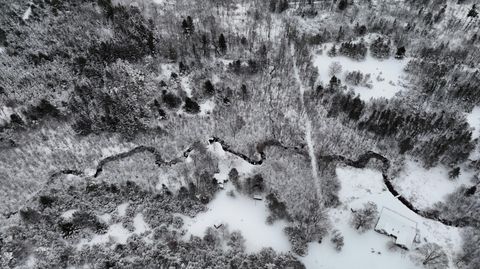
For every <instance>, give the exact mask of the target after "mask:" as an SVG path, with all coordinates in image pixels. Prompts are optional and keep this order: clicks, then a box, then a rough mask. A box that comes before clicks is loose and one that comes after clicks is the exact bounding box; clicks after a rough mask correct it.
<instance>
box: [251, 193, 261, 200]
mask: <svg viewBox="0 0 480 269" xmlns="http://www.w3.org/2000/svg"><path fill="white" fill-rule="evenodd" d="M253 199H254V200H257V201H262V200H263V197H262V195H260V194H255V195H253Z"/></svg>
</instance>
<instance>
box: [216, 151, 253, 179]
mask: <svg viewBox="0 0 480 269" xmlns="http://www.w3.org/2000/svg"><path fill="white" fill-rule="evenodd" d="M207 149H208V150H209V151H211V152H213V153H214V154H215V156H216V157H217V158H218V169H219V172H218V173H216V174H214V177H215V179H217V181H218V182H223V181H225V180H227V179H228V173H229V172H230V170H231V169H232V168H235V169H237V171H238V174H239V176H240V177H246V176H249V175H252V174H253V171H254V170H255V166H254V165H252V164H250V163H249V162H247V161H245V160H243V159H242V158H240V157H238V156H235V155H233V154H231V153H229V152H226V151H224V150H223V148H222V145H221V144H220V143H218V142H215V143H212V144H209V145H208V146H207Z"/></svg>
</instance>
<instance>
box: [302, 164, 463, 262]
mask: <svg viewBox="0 0 480 269" xmlns="http://www.w3.org/2000/svg"><path fill="white" fill-rule="evenodd" d="M336 173H337V177H338V179H339V181H340V183H341V189H340V191H339V198H340V201H341V202H342V204H343V206H341V207H339V208H335V209H331V210H330V211H329V214H330V218H331V220H332V223H334V225H335V228H336V229H338V230H339V231H340V232H341V234H342V235H343V236H344V242H345V246H344V247H343V249H342V250H341V251H340V252H337V251H336V250H335V249H334V246H333V245H332V243H331V242H330V237H327V238H325V239H324V240H322V243H321V244H318V243H311V244H310V245H309V249H308V254H307V255H306V256H305V257H301V258H300V260H301V261H302V262H303V263H304V264H305V266H306V268H307V269H319V268H326V269H344V268H370V269H383V268H390V269H420V268H422V267H420V266H418V265H416V264H415V263H414V262H412V261H411V259H410V255H411V253H412V252H413V251H406V250H401V249H397V250H396V251H392V250H390V249H389V247H388V243H389V242H391V241H393V240H394V238H392V237H389V236H386V235H383V234H379V233H377V232H375V231H373V230H369V231H366V232H365V233H358V232H357V231H356V230H355V229H354V228H352V227H351V225H350V219H351V211H350V210H351V209H352V208H353V209H356V208H360V207H362V205H363V204H364V203H367V202H374V203H375V204H376V205H377V207H378V210H379V211H381V210H382V208H384V207H385V208H388V209H391V210H394V211H395V212H397V213H398V214H401V215H402V216H404V217H406V218H409V219H411V220H412V221H414V222H415V223H417V228H418V234H419V238H420V240H421V242H422V243H424V242H434V243H437V244H439V245H440V246H442V247H443V249H444V250H445V251H446V253H447V256H448V257H449V258H450V260H452V257H453V255H454V252H455V251H458V250H459V248H460V245H461V237H460V233H459V231H460V229H458V228H453V227H448V226H445V225H443V224H442V223H440V222H437V221H433V220H428V219H425V218H423V217H421V216H419V215H417V214H416V213H414V212H412V211H410V209H408V208H407V207H406V206H404V205H403V204H402V203H401V202H400V201H398V199H397V198H395V197H394V196H393V195H392V194H391V193H390V192H389V191H388V190H387V189H386V187H385V186H384V183H383V177H382V174H381V173H380V172H379V171H376V170H372V169H357V168H351V167H337V169H336ZM416 246H417V245H416V244H414V247H413V248H415V247H416Z"/></svg>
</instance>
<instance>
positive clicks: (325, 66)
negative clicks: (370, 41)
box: [313, 43, 409, 101]
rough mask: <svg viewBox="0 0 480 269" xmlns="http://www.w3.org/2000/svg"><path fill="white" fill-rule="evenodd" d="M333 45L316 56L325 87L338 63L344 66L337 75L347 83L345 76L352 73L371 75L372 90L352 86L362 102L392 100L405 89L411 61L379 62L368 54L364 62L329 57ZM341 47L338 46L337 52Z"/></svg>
mask: <svg viewBox="0 0 480 269" xmlns="http://www.w3.org/2000/svg"><path fill="white" fill-rule="evenodd" d="M332 45H333V44H332V43H327V44H325V45H324V46H322V50H323V52H322V53H321V54H317V55H315V56H314V58H313V61H314V65H315V66H316V67H317V68H318V73H319V77H320V81H321V82H322V83H323V85H327V84H328V83H329V81H330V78H331V76H330V75H329V67H330V65H331V64H332V63H333V62H338V63H340V65H341V66H342V70H341V72H340V73H339V74H338V75H336V76H337V77H339V78H340V79H341V80H342V83H343V84H344V82H345V75H346V74H347V73H348V72H352V71H361V72H362V73H363V75H364V76H365V75H367V74H370V76H371V78H370V81H371V84H372V88H367V87H364V86H351V85H349V86H348V87H349V88H352V89H353V90H354V92H355V93H356V94H359V95H360V98H361V99H362V100H365V101H368V100H370V99H371V98H379V97H384V98H392V97H393V96H395V94H396V93H397V92H400V91H401V90H403V89H405V86H404V85H405V84H406V81H405V79H404V76H405V75H406V73H405V72H404V68H405V66H406V64H407V63H408V61H409V59H408V58H404V59H402V60H398V59H395V58H394V57H390V58H388V59H384V60H378V59H375V58H373V57H371V56H370V54H369V53H368V54H367V57H366V58H365V60H363V61H356V60H353V59H350V58H348V57H345V56H336V57H329V56H328V55H327V52H328V51H329V50H330V48H331V47H332ZM338 48H339V46H338V45H337V50H338Z"/></svg>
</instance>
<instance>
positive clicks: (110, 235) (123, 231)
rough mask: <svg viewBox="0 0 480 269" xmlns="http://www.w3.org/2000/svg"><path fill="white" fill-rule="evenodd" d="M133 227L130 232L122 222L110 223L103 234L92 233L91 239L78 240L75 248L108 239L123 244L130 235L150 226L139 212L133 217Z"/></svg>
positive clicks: (139, 232) (100, 242)
mask: <svg viewBox="0 0 480 269" xmlns="http://www.w3.org/2000/svg"><path fill="white" fill-rule="evenodd" d="M133 227H134V231H133V232H130V231H129V230H128V229H127V228H125V227H124V226H123V224H122V223H115V224H112V225H110V226H109V227H108V230H107V232H106V233H105V234H100V235H98V234H97V235H94V236H93V238H92V239H91V240H86V239H82V240H80V242H79V243H78V245H77V248H78V249H81V248H82V247H83V246H84V245H90V246H92V245H97V244H105V243H107V242H109V241H113V242H115V243H119V244H125V243H127V240H128V238H129V237H130V236H131V235H133V234H138V235H140V234H143V233H145V232H146V231H149V230H150V227H149V226H148V224H147V223H146V222H145V220H144V219H143V215H142V214H140V213H139V214H137V215H136V216H135V217H134V218H133Z"/></svg>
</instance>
